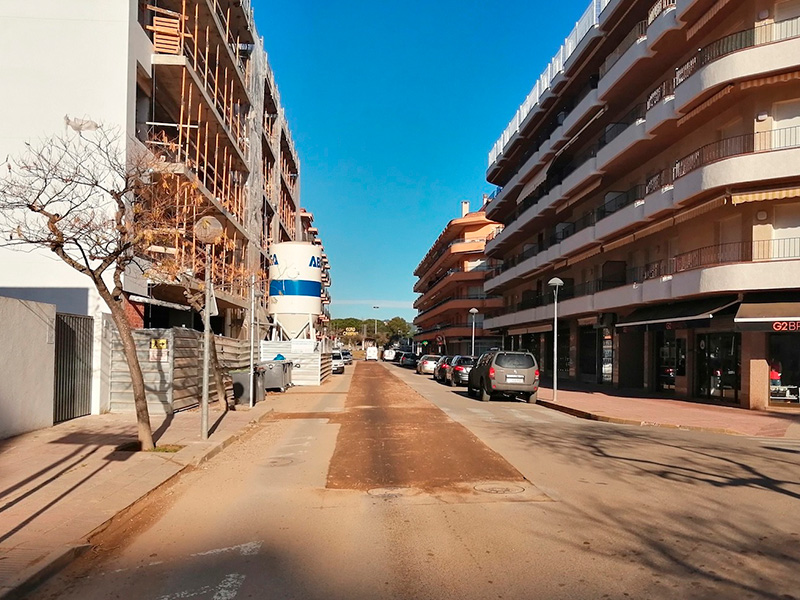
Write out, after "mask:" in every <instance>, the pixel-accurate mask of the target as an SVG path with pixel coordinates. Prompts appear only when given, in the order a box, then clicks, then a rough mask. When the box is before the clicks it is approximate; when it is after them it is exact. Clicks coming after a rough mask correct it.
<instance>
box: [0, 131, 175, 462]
mask: <svg viewBox="0 0 800 600" xmlns="http://www.w3.org/2000/svg"><path fill="white" fill-rule="evenodd" d="M157 167H158V164H157V159H156V158H155V157H154V156H153V155H152V154H151V153H149V152H148V151H147V150H146V149H144V148H143V147H142V146H140V145H138V144H137V143H136V142H133V141H131V142H127V143H126V141H125V140H124V138H122V137H121V136H120V135H119V132H118V131H117V130H114V129H107V128H103V127H99V128H96V129H94V130H91V131H81V130H78V131H77V133H72V132H69V133H65V134H64V135H61V136H53V137H50V138H48V139H45V140H42V141H40V142H38V143H36V144H27V148H26V150H25V151H24V152H23V153H22V154H21V155H19V156H18V157H16V158H14V159H11V160H10V161H9V162H8V163H7V165H6V168H5V169H3V171H7V172H5V173H0V228H2V234H3V239H2V242H0V243H2V244H3V245H5V246H27V247H31V246H33V247H39V248H46V249H49V250H50V251H51V252H53V253H54V254H55V255H56V256H58V257H59V258H60V259H61V260H63V261H64V262H65V263H66V264H67V265H69V266H70V267H72V268H73V269H75V270H76V271H77V272H79V273H82V274H83V275H86V276H87V277H88V278H90V279H91V281H92V284H93V285H94V287H95V289H96V290H97V292H98V294H99V295H100V297H101V298H102V299H103V300H104V301H105V303H106V304H107V305H108V308H109V310H110V311H111V317H112V319H113V321H114V324H115V325H116V327H117V331H118V332H119V336H120V340H121V342H122V348H123V352H124V355H125V359H126V361H127V364H128V368H129V369H130V375H131V382H132V387H133V399H134V404H135V409H136V421H137V424H138V435H139V441H140V442H141V446H142V449H143V450H149V449H152V448H153V447H154V443H153V434H152V429H151V426H150V417H149V414H148V410H147V399H146V394H145V387H144V380H143V377H142V370H141V366H140V365H139V360H138V357H137V354H136V346H135V343H134V339H133V334H132V331H131V327H130V324H129V322H128V319H127V317H126V315H125V307H124V302H125V298H124V296H123V293H122V292H123V288H122V278H123V274H124V273H125V270H126V268H128V266H129V265H130V264H131V262H132V261H133V260H135V259H136V257H137V256H141V255H142V254H144V253H146V251H147V249H148V248H149V247H150V246H151V245H152V244H153V242H154V240H155V239H157V238H158V236H159V235H162V234H163V233H164V232H163V228H164V224H165V223H169V222H170V220H169V219H165V218H164V216H165V215H164V214H163V211H164V210H167V208H166V207H167V203H164V202H157V201H154V200H157V199H158V198H159V197H160V196H161V195H163V194H164V191H165V189H164V187H163V186H164V184H163V183H161V182H159V181H157V180H156V179H157V178H154V177H153V175H154V173H155V172H156V170H157Z"/></svg>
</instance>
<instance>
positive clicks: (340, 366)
mask: <svg viewBox="0 0 800 600" xmlns="http://www.w3.org/2000/svg"><path fill="white" fill-rule="evenodd" d="M331 367H332V370H333V372H334V373H344V357H342V353H341V352H333V353H332V354H331Z"/></svg>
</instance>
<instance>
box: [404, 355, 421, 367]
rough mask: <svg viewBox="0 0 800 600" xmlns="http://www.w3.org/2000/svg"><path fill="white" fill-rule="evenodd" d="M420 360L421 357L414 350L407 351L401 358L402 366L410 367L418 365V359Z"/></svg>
mask: <svg viewBox="0 0 800 600" xmlns="http://www.w3.org/2000/svg"><path fill="white" fill-rule="evenodd" d="M418 360H419V357H418V356H417V355H416V354H414V353H412V352H406V353H404V354H403V358H401V359H400V366H401V367H408V368H409V369H413V368H414V367H416V366H417V361H418Z"/></svg>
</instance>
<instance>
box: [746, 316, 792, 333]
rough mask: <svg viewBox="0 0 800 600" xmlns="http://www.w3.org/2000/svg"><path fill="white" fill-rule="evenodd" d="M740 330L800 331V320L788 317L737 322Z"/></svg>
mask: <svg viewBox="0 0 800 600" xmlns="http://www.w3.org/2000/svg"><path fill="white" fill-rule="evenodd" d="M736 329H737V330H739V331H769V332H773V333H799V332H800V321H787V320H786V319H781V320H774V321H745V322H738V323H736Z"/></svg>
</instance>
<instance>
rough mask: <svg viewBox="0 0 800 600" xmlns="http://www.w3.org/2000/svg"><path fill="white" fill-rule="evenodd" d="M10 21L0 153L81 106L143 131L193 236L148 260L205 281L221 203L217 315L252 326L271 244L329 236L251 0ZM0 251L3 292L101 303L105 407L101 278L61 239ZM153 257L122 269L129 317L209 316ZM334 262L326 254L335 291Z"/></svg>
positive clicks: (68, 307) (2, 16)
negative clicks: (170, 178) (197, 229)
mask: <svg viewBox="0 0 800 600" xmlns="http://www.w3.org/2000/svg"><path fill="white" fill-rule="evenodd" d="M0 32H1V33H2V35H0V39H1V40H2V41H0V50H2V52H3V56H4V57H5V58H4V60H3V61H2V65H0V76H1V77H2V80H3V82H4V89H5V90H7V92H10V93H7V94H6V95H5V96H4V99H3V103H4V105H5V109H6V110H5V118H4V124H3V127H2V128H0V154H2V155H3V157H5V156H6V155H8V154H11V155H16V154H19V153H20V152H21V151H22V150H23V149H24V147H23V143H24V142H25V141H27V140H30V139H37V138H43V137H47V136H52V135H57V134H59V133H62V132H64V131H68V129H69V127H70V125H71V124H72V123H74V122H75V121H74V120H75V119H79V120H80V121H81V122H89V121H90V122H92V123H96V124H99V125H101V126H103V127H117V128H119V129H120V131H121V134H122V136H124V137H125V138H127V139H131V140H138V143H139V144H140V145H141V147H146V148H148V149H150V150H151V151H152V153H153V154H154V155H156V156H158V157H159V160H161V161H162V162H165V163H167V165H168V167H167V168H166V169H164V171H165V172H169V173H170V174H172V175H174V174H177V175H178V177H177V183H176V184H175V191H174V207H173V209H172V210H171V211H170V213H171V215H172V221H171V222H170V223H168V224H165V227H166V228H167V229H169V230H171V231H174V232H180V234H175V235H173V236H172V237H171V239H166V240H161V241H160V243H159V244H157V245H154V246H153V247H152V248H151V252H150V255H149V257H143V258H150V259H158V257H159V255H160V254H161V255H164V256H168V257H170V260H173V261H174V262H175V263H177V264H178V265H179V266H180V273H181V274H182V275H184V276H188V278H189V284H188V287H189V288H190V290H191V291H198V290H200V289H202V282H203V279H204V277H205V271H206V262H207V261H206V259H207V256H206V253H205V247H204V244H203V243H200V242H199V241H198V240H197V239H196V238H195V234H194V224H195V223H196V221H197V219H198V218H199V217H200V216H205V215H209V216H213V217H216V218H217V219H218V220H219V221H220V222H221V224H222V225H223V233H222V235H221V237H220V238H219V240H218V241H217V242H216V243H215V244H214V245H213V250H212V256H211V261H210V264H211V279H212V282H213V286H214V294H215V297H216V304H217V307H218V311H219V314H218V316H216V317H213V318H212V327H213V329H214V331H215V333H217V334H221V335H225V336H228V337H232V338H247V337H248V336H249V322H250V315H251V313H250V306H251V302H253V296H254V297H255V304H256V307H257V308H256V312H257V313H258V314H257V316H258V319H257V322H259V323H261V324H262V325H264V324H267V323H268V318H267V311H266V306H267V302H268V298H267V296H268V289H269V282H268V280H267V279H268V275H267V273H268V267H269V261H270V246H271V245H272V244H275V243H279V242H285V241H306V242H309V243H316V244H319V245H321V240H320V239H319V236H318V231H317V229H316V228H315V227H313V215H312V214H311V213H310V212H308V211H306V210H305V209H304V208H302V207H301V204H300V161H299V158H298V155H297V151H296V149H295V145H294V142H293V141H292V137H291V133H290V130H289V126H288V123H287V121H286V116H285V113H284V109H283V108H282V106H281V100H280V95H279V93H278V88H277V86H276V83H275V78H274V74H273V72H272V70H271V68H270V65H269V62H268V60H267V54H266V52H265V50H264V43H263V40H262V38H261V37H259V35H258V32H257V31H256V26H255V20H254V14H253V10H252V8H251V6H250V2H249V0H152V1H151V2H149V3H148V2H139V1H136V0H88V1H85V2H79V3H64V2H60V1H57V0H46V1H45V2H43V3H41V2H40V3H37V4H36V6H33V5H31V6H28V5H26V4H25V3H4V4H3V6H2V8H0ZM30 40H36V41H35V43H33V44H32V43H30ZM65 115H67V116H66V117H65ZM65 123H66V126H65ZM156 176H158V174H156ZM0 252H2V254H1V255H0V260H2V262H3V265H4V268H3V269H2V270H1V271H0V295H7V296H13V297H18V298H25V299H30V300H37V301H42V302H50V303H53V304H56V306H57V307H58V310H59V312H63V313H72V314H79V315H90V316H94V317H96V325H95V332H96V336H95V341H96V344H95V361H94V365H95V366H94V369H95V372H96V374H97V377H95V382H94V388H93V410H94V412H98V411H101V410H102V409H103V406H102V402H103V401H102V398H103V397H104V396H106V395H107V393H106V392H107V390H106V391H105V392H104V389H105V386H106V385H107V381H105V379H106V376H104V375H101V374H100V373H102V371H103V370H104V366H103V362H104V359H102V357H101V356H100V352H101V350H100V348H101V346H102V343H101V342H102V339H103V333H102V331H103V327H102V323H101V321H102V319H101V318H98V317H102V315H103V314H104V313H106V312H107V310H106V308H105V307H104V305H103V302H102V300H101V299H100V298H99V296H98V295H97V293H96V292H95V290H94V289H93V287H92V284H91V282H90V281H89V280H88V279H86V278H85V277H84V276H82V275H80V274H78V273H75V272H73V271H71V269H69V268H68V267H66V266H65V265H63V264H60V261H59V260H58V259H57V258H56V257H54V256H53V255H52V254H51V253H48V252H44V251H42V252H39V251H36V252H31V253H22V252H11V251H9V250H2V251H0ZM323 256H324V255H323ZM146 267H147V261H144V269H141V268H139V269H136V268H132V269H130V271H129V272H128V273H127V274H126V277H125V279H124V281H123V284H124V285H123V287H124V290H125V292H126V298H127V299H128V303H127V313H128V315H129V319H130V321H131V323H132V324H133V325H134V326H135V327H144V328H150V327H158V328H165V327H181V326H184V327H199V326H200V317H199V315H198V314H197V313H196V312H193V311H191V310H188V306H187V299H186V298H185V295H184V290H185V289H186V287H187V286H186V285H178V282H177V281H175V282H173V281H170V280H169V278H155V279H154V278H152V277H150V276H149V274H148V272H147V268H146ZM328 269H329V263H328V262H327V257H325V260H324V261H323V264H322V271H323V277H322V279H323V284H322V285H323V288H322V289H323V291H322V296H323V302H328V303H329V302H330V296H329V295H328V292H327V289H326V288H327V286H329V285H330V275H329V273H328ZM184 283H185V282H184ZM324 312H325V314H324V315H323V316H322V317H321V318H322V319H323V320H324V319H326V318H328V317H327V311H324ZM263 334H264V331H263V330H262V332H261V333H260V334H258V336H259V337H263Z"/></svg>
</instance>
